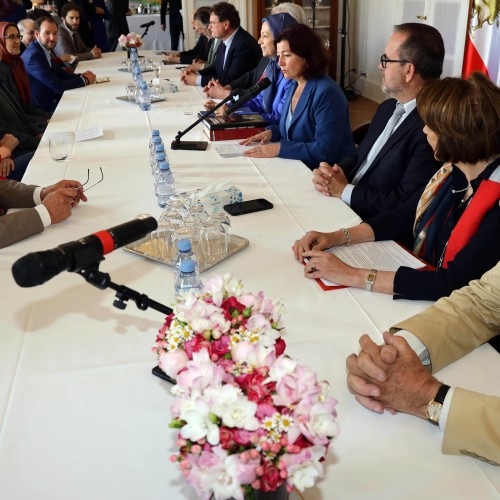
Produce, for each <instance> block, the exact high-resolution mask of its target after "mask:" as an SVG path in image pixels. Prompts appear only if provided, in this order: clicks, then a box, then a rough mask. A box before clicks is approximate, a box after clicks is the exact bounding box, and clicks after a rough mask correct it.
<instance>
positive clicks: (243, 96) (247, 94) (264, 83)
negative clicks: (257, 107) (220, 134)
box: [226, 77, 271, 116]
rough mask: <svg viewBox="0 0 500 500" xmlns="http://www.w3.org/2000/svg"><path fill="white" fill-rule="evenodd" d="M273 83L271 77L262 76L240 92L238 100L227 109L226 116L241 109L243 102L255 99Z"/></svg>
mask: <svg viewBox="0 0 500 500" xmlns="http://www.w3.org/2000/svg"><path fill="white" fill-rule="evenodd" d="M269 85H271V80H269V78H267V77H266V78H262V80H260V81H258V82H257V83H256V84H255V85H253V86H252V87H250V88H249V89H247V90H244V91H243V92H240V93H239V94H238V100H237V101H236V102H235V103H234V104H232V105H231V107H230V108H229V109H228V110H227V111H226V116H229V115H231V114H233V113H234V112H235V111H236V110H238V109H240V108H241V107H242V106H243V104H245V103H247V102H248V101H249V100H250V99H253V98H254V97H255V96H257V95H258V94H260V93H261V92H262V91H263V90H264V89H267V87H269Z"/></svg>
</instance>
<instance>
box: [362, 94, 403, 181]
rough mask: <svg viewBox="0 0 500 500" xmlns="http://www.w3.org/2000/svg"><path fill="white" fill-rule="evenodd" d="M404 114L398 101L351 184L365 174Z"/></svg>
mask: <svg viewBox="0 0 500 500" xmlns="http://www.w3.org/2000/svg"><path fill="white" fill-rule="evenodd" d="M404 114H405V108H404V106H403V105H402V104H400V103H399V102H398V103H397V104H396V109H395V110H394V113H393V114H392V116H391V117H390V118H389V121H388V122H387V125H386V126H385V128H384V130H383V131H382V133H381V134H380V135H379V137H378V139H377V140H376V141H375V143H374V144H373V146H372V148H371V149H370V152H369V153H368V155H367V156H366V159H365V161H364V162H363V163H362V164H361V166H360V167H359V170H358V172H357V173H356V175H355V176H354V179H353V180H352V184H354V185H355V186H356V185H357V184H358V183H359V181H360V180H361V178H362V177H363V176H364V175H365V174H366V172H367V171H368V169H369V168H370V166H371V164H372V163H373V160H374V159H375V158H376V157H377V155H378V154H379V153H380V151H381V150H382V148H383V147H384V146H385V143H386V142H387V141H388V139H389V137H390V136H391V134H392V133H393V132H394V129H395V128H396V125H397V124H398V123H399V120H400V119H401V117H402V116H403V115H404Z"/></svg>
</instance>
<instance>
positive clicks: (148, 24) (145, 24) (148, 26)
mask: <svg viewBox="0 0 500 500" xmlns="http://www.w3.org/2000/svg"><path fill="white" fill-rule="evenodd" d="M153 24H155V22H154V21H149V23H144V24H141V25H140V26H139V28H151V26H153Z"/></svg>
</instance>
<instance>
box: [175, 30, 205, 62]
mask: <svg viewBox="0 0 500 500" xmlns="http://www.w3.org/2000/svg"><path fill="white" fill-rule="evenodd" d="M209 49H210V44H209V40H208V38H207V37H206V36H205V35H200V36H199V37H198V41H197V42H196V45H195V46H194V47H193V48H192V49H190V50H185V51H183V52H181V53H180V54H179V56H180V62H181V64H191V63H192V62H193V60H194V59H201V60H202V61H206V60H207V59H208V51H209Z"/></svg>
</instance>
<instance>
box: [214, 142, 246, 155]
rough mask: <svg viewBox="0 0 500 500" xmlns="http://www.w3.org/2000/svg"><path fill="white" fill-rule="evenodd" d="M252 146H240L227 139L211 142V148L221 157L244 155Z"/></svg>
mask: <svg viewBox="0 0 500 500" xmlns="http://www.w3.org/2000/svg"><path fill="white" fill-rule="evenodd" d="M254 146H255V145H252V146H242V145H241V144H238V142H236V141H229V142H218V143H217V144H213V145H212V148H213V150H214V151H215V152H216V153H217V154H218V155H219V156H220V157H221V158H235V157H237V156H245V151H246V150H247V149H250V148H251V147H254Z"/></svg>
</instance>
